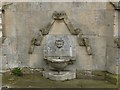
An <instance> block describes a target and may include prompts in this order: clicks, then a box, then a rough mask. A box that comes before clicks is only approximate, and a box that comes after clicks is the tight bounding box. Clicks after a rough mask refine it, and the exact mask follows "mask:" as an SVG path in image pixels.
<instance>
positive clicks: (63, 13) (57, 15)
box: [52, 11, 67, 20]
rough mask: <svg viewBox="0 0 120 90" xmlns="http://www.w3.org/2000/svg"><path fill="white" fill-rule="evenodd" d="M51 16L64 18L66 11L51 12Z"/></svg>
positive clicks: (59, 18)
mask: <svg viewBox="0 0 120 90" xmlns="http://www.w3.org/2000/svg"><path fill="white" fill-rule="evenodd" d="M52 17H53V19H55V20H62V19H66V18H67V15H66V13H65V12H64V11H60V12H57V11H55V12H54V13H53V15H52Z"/></svg>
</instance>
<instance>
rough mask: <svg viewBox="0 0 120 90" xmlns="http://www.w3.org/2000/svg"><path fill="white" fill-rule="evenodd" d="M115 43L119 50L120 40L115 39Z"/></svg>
mask: <svg viewBox="0 0 120 90" xmlns="http://www.w3.org/2000/svg"><path fill="white" fill-rule="evenodd" d="M114 43H115V44H116V46H117V47H118V48H120V38H115V39H114Z"/></svg>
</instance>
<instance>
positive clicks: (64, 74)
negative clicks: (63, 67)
mask: <svg viewBox="0 0 120 90" xmlns="http://www.w3.org/2000/svg"><path fill="white" fill-rule="evenodd" d="M43 76H44V77H46V78H49V79H51V80H55V81H64V80H71V79H75V78H76V73H75V72H72V71H60V72H59V73H58V72H56V71H43Z"/></svg>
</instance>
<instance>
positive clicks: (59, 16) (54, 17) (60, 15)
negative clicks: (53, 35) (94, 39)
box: [29, 11, 92, 55]
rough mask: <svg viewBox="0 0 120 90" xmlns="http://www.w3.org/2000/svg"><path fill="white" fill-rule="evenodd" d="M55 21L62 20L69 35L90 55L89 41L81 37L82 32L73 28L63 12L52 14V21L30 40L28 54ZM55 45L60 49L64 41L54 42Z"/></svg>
mask: <svg viewBox="0 0 120 90" xmlns="http://www.w3.org/2000/svg"><path fill="white" fill-rule="evenodd" d="M56 20H62V21H63V22H64V23H65V25H66V26H67V28H68V30H69V31H70V33H71V34H72V35H77V37H78V38H77V39H78V43H79V45H80V46H85V47H86V50H87V53H88V55H91V54H92V50H91V47H90V45H89V40H88V39H85V38H83V37H82V32H81V31H82V30H81V29H80V28H79V27H77V28H76V27H74V26H73V24H72V23H71V22H70V20H69V19H68V18H67V14H66V13H65V12H64V11H59V12H58V11H55V12H53V14H52V20H51V21H50V22H49V23H48V24H47V25H46V27H44V28H42V29H40V30H39V34H38V36H37V37H34V38H32V40H31V46H30V50H29V52H30V54H32V52H33V51H34V46H40V45H41V41H42V38H43V37H44V35H47V34H49V31H50V29H51V27H52V26H53V24H54V22H55V21H56ZM55 45H56V46H57V47H58V48H61V47H62V46H63V45H64V41H63V40H56V41H55Z"/></svg>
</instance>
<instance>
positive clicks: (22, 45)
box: [3, 2, 116, 73]
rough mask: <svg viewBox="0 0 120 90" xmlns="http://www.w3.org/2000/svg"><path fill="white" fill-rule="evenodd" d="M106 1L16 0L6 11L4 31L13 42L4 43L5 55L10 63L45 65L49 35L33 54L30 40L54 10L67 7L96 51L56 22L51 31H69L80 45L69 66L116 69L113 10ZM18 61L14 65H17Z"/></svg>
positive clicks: (46, 22) (49, 18)
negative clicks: (33, 0)
mask: <svg viewBox="0 0 120 90" xmlns="http://www.w3.org/2000/svg"><path fill="white" fill-rule="evenodd" d="M107 4H108V3H94V4H93V3H83V2H79V3H78V2H77V3H75V2H73V3H47V2H46V3H44V2H36V3H22V2H21V3H13V4H12V5H11V6H10V7H9V8H8V9H7V10H6V13H5V24H6V25H5V31H6V36H7V38H9V41H10V45H9V44H8V46H5V48H4V47H3V49H4V50H3V51H4V52H3V53H7V55H8V56H6V57H7V58H10V61H9V64H10V63H13V62H16V63H17V64H18V65H19V66H21V67H24V66H30V67H39V68H43V66H44V65H45V63H44V62H42V60H43V49H42V47H43V46H44V45H45V38H46V37H44V38H43V41H42V43H41V46H38V47H36V48H35V50H34V53H33V55H31V56H30V55H28V51H29V46H30V41H31V39H32V38H33V37H34V36H35V35H36V34H37V33H38V32H39V30H40V29H41V28H44V27H45V26H46V25H47V24H48V23H49V21H51V18H52V17H51V16H52V13H53V12H54V11H56V10H57V11H65V12H66V14H67V16H68V18H69V20H70V22H72V23H73V24H74V25H75V27H79V28H80V29H81V30H82V33H83V36H87V37H88V38H89V39H90V45H91V48H92V54H93V55H92V56H89V55H87V52H86V51H85V47H82V46H79V45H78V42H77V38H76V36H74V35H71V33H70V32H69V30H68V28H67V27H66V25H65V24H64V23H61V22H56V25H53V26H52V27H51V28H52V29H51V31H50V32H49V34H50V35H52V34H57V35H58V34H67V35H71V36H72V37H74V40H73V41H74V43H75V45H76V49H77V52H76V54H77V55H76V56H77V59H76V63H75V65H73V66H70V67H69V68H75V69H79V70H81V69H84V70H108V71H109V72H112V73H115V72H116V68H115V67H116V60H115V54H114V52H115V51H114V43H113V42H114V41H113V33H114V32H113V30H114V28H113V21H114V17H113V16H114V10H112V9H111V8H110V10H109V8H108V7H107ZM61 5H62V7H61ZM107 8H108V9H107ZM78 11H79V12H78ZM60 27H63V29H62V30H61V29H60ZM48 28H49V27H48ZM47 33H48V32H47ZM8 50H9V51H8ZM7 51H8V52H7ZM13 53H14V54H13ZM9 54H10V55H9ZM16 63H15V64H14V66H16ZM12 66H13V64H12Z"/></svg>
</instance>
